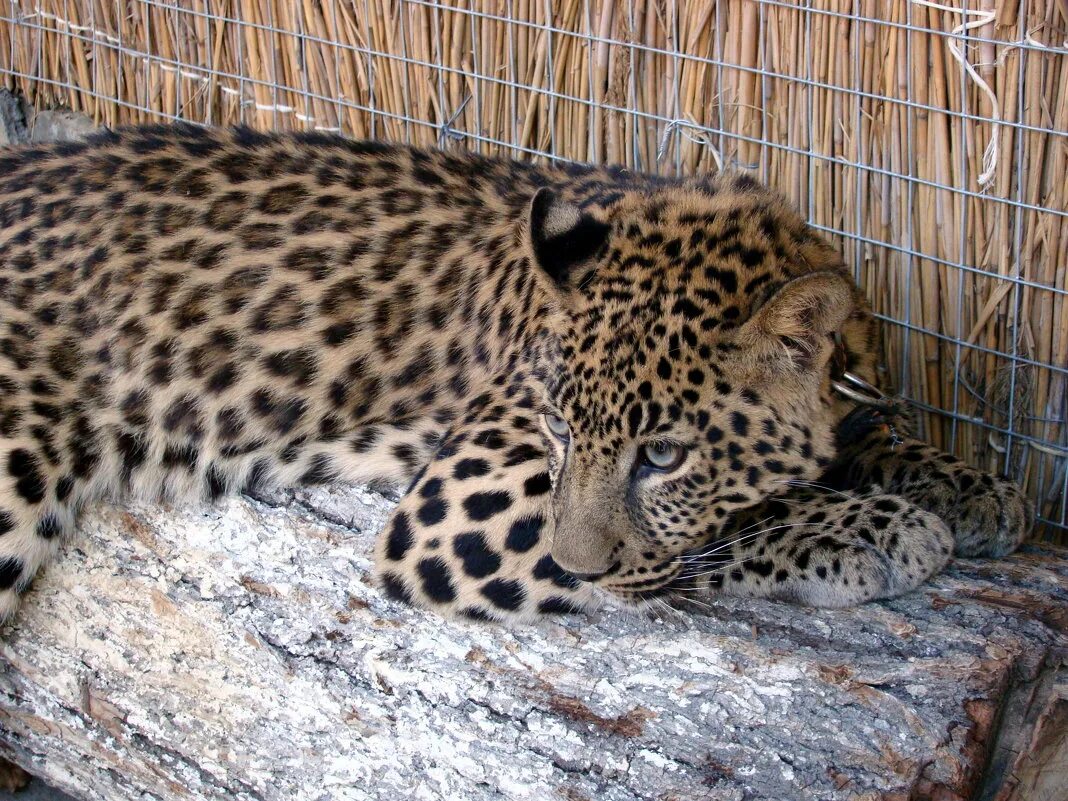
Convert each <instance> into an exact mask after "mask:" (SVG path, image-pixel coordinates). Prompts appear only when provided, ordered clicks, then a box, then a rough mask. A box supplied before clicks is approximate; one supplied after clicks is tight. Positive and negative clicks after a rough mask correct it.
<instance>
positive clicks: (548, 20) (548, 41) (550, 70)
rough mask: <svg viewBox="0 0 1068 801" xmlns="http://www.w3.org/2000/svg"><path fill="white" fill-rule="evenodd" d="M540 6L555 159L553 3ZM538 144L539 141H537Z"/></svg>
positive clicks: (550, 135) (550, 126)
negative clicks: (544, 28)
mask: <svg viewBox="0 0 1068 801" xmlns="http://www.w3.org/2000/svg"><path fill="white" fill-rule="evenodd" d="M542 8H543V9H544V10H545V24H546V25H547V26H548V28H547V29H546V30H545V47H546V51H545V70H546V78H547V79H548V81H549V88H550V89H551V90H553V91H552V92H550V94H549V119H548V122H547V124H548V128H549V153H551V154H552V155H551V158H552V160H553V161H556V158H557V157H558V156H559V155H560V151H559V150H557V149H556V91H555V89H556V70H555V69H554V67H553V4H552V0H544V2H543V3H542ZM539 144H540V142H539Z"/></svg>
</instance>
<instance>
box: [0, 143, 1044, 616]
mask: <svg viewBox="0 0 1068 801" xmlns="http://www.w3.org/2000/svg"><path fill="white" fill-rule="evenodd" d="M879 353H880V345H879V331H878V327H877V321H876V318H875V317H874V316H873V314H872V312H871V310H870V307H869V305H868V303H867V302H866V300H865V298H864V295H863V293H862V292H861V290H860V289H859V287H858V285H857V283H856V282H855V281H854V279H853V277H852V274H851V272H850V270H849V269H848V267H847V266H846V264H845V262H844V260H843V258H842V256H841V255H840V254H839V252H838V251H837V250H836V249H835V248H834V247H833V246H832V245H831V244H830V243H829V242H828V241H827V240H826V239H825V238H824V237H823V236H822V235H820V234H819V233H818V232H817V230H816V229H815V228H814V227H813V226H811V225H809V224H808V223H806V222H805V220H804V219H803V218H802V217H801V216H800V214H799V213H798V211H797V210H796V209H794V208H793V207H792V206H791V205H790V204H789V203H788V202H787V201H786V200H785V199H784V198H783V197H782V196H781V195H779V194H777V193H776V192H774V191H773V190H772V189H770V188H768V187H766V186H764V185H763V184H762V183H761V182H759V181H757V180H756V179H755V178H754V177H752V176H751V175H749V174H745V173H739V174H732V173H729V172H722V173H718V174H714V175H697V176H680V177H668V176H657V175H650V174H644V173H641V172H638V171H634V170H631V169H628V168H625V167H620V166H605V165H589V164H577V163H570V162H566V161H562V160H556V161H539V162H535V161H523V160H515V159H509V158H505V157H502V156H491V155H483V154H478V153H474V152H468V151H465V150H459V149H449V150H442V149H433V148H419V147H415V146H411V145H407V144H393V143H386V142H381V141H360V140H353V139H349V138H346V137H343V136H341V135H337V134H333V133H326V132H315V131H307V132H262V131H256V130H253V129H250V128H247V127H237V128H211V127H204V126H199V125H194V124H191V123H182V122H178V123H174V124H167V125H139V126H137V125H135V126H130V127H118V128H115V129H113V130H112V129H101V130H100V131H98V132H96V133H94V134H92V135H91V136H89V137H88V138H86V139H84V140H80V141H73V142H64V143H55V144H48V145H41V144H35V145H29V146H22V147H18V148H12V149H6V150H2V151H0V619H4V620H8V619H11V618H12V616H13V614H14V612H15V610H16V607H17V605H18V603H19V599H20V598H21V597H22V596H24V595H25V594H26V593H27V592H28V590H29V588H30V587H31V584H32V580H33V579H34V576H35V575H36V574H37V572H38V570H39V569H40V568H41V567H42V566H43V565H44V564H45V563H46V562H47V561H48V560H49V559H51V558H52V556H53V555H54V554H55V552H56V551H57V549H58V548H59V546H60V543H61V542H63V541H64V540H66V539H67V538H69V536H70V535H71V534H72V533H73V532H74V530H75V529H76V527H77V520H78V517H79V514H80V513H81V512H82V510H84V509H85V507H86V506H87V505H88V504H90V503H96V502H101V501H110V502H115V503H121V502H123V501H125V500H129V499H142V500H147V501H152V502H161V503H175V502H179V501H181V502H189V501H192V502H212V501H215V500H217V499H219V498H222V497H224V496H227V495H229V494H233V493H238V492H244V493H251V494H253V495H255V493H256V492H258V491H260V490H262V489H263V488H264V487H270V486H275V487H279V486H280V487H300V486H304V485H317V484H325V483H334V482H347V483H362V482H370V481H374V482H380V483H383V482H384V483H386V484H391V485H395V486H397V487H407V489H406V490H405V491H404V494H403V496H402V497H401V498H400V500H399V503H397V505H396V507H395V508H394V509H393V511H392V513H391V516H390V518H389V519H388V521H387V522H386V525H385V527H384V529H383V530H382V532H381V534H380V536H379V537H378V540H377V545H376V552H375V568H374V569H375V575H376V578H377V581H378V582H379V584H380V586H381V588H382V591H383V592H384V593H385V594H386V595H388V596H389V597H390V598H392V599H395V600H397V601H402V602H404V603H407V604H411V605H414V606H418V607H423V608H427V609H430V610H433V611H436V612H439V613H440V614H442V615H445V616H449V617H457V618H469V619H474V620H482V621H496V622H500V623H505V624H507V623H510V622H530V621H533V620H537V619H539V617H540V616H542V615H554V614H563V613H574V612H581V611H583V610H589V609H592V608H599V607H601V606H603V605H605V604H608V605H615V606H617V607H619V608H621V609H627V610H635V609H648V608H650V607H651V606H652V605H654V604H659V603H663V604H667V605H679V606H685V605H687V604H691V603H692V602H695V601H697V600H698V599H701V598H708V597H713V596H718V595H728V596H731V595H733V596H744V597H749V598H761V599H769V600H777V601H785V602H790V603H795V604H799V605H808V606H816V607H846V606H851V605H855V604H860V603H864V602H867V601H871V600H877V599H885V598H892V597H895V596H898V595H901V594H903V593H906V592H909V591H911V590H914V589H916V588H917V587H919V586H920V585H921V584H922V583H923V582H925V581H926V580H928V579H929V578H930V577H931V576H933V575H935V574H936V573H938V572H939V571H940V570H942V569H943V568H944V567H945V565H946V564H947V563H948V562H949V560H950V559H951V558H952V557H953V556H954V555H956V556H958V557H979V556H984V557H999V556H1003V555H1005V554H1008V553H1010V552H1012V551H1013V550H1014V549H1016V548H1017V547H1018V546H1019V545H1020V543H1021V542H1022V541H1023V540H1024V538H1025V537H1026V536H1027V533H1028V530H1029V525H1030V518H1031V513H1030V510H1029V506H1028V502H1027V500H1026V499H1025V496H1024V495H1023V493H1022V492H1021V490H1020V489H1019V488H1018V487H1017V486H1016V485H1015V484H1014V483H1013V482H1011V481H1010V480H1009V479H1007V478H1004V477H1001V476H997V475H994V474H992V473H989V472H984V471H982V470H979V469H977V468H974V467H971V466H968V465H967V464H965V463H963V462H962V461H960V460H958V459H957V458H956V457H954V456H952V455H950V454H948V453H945V452H943V451H941V450H939V449H938V448H936V447H934V446H932V445H929V444H926V443H924V442H922V441H921V440H918V439H915V438H914V437H912V435H911V434H909V433H908V432H909V430H910V429H909V421H908V419H907V415H906V414H904V413H902V412H901V410H899V409H894V408H882V407H879V408H876V407H874V406H871V405H867V404H863V403H861V404H858V403H857V402H856V400H855V399H851V398H849V397H847V396H846V395H844V394H843V393H842V392H841V391H839V389H838V388H839V387H840V385H841V382H840V380H839V379H840V378H841V376H842V371H843V370H847V371H848V373H849V374H850V375H851V376H854V377H857V378H859V379H860V380H863V381H866V382H869V383H870V384H871V385H873V386H877V385H878V384H879V381H880V375H881V372H880V370H879V369H878V365H879V356H878V354H879Z"/></svg>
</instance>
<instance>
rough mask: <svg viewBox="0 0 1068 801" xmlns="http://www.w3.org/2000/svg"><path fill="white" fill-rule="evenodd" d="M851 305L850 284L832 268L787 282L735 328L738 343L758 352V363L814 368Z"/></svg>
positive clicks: (852, 287)
mask: <svg viewBox="0 0 1068 801" xmlns="http://www.w3.org/2000/svg"><path fill="white" fill-rule="evenodd" d="M856 308H857V298H856V287H855V285H854V284H853V282H852V281H851V280H850V279H849V278H848V277H846V276H845V275H844V274H843V273H841V272H839V271H837V270H821V271H819V272H814V273H808V274H807V275H802V276H800V277H799V278H794V279H793V280H792V281H788V282H787V283H786V284H784V285H783V286H782V287H780V288H779V290H778V291H777V292H776V293H775V294H774V295H772V296H771V297H770V298H769V299H768V300H767V302H765V303H764V305H763V306H761V307H760V308H759V309H758V310H757V311H756V313H755V314H754V315H753V316H752V317H751V318H750V319H749V320H748V321H747V322H746V323H745V324H744V325H742V327H741V328H740V329H739V330H738V334H737V338H738V340H739V343H740V344H744V345H746V346H748V347H749V348H755V349H756V352H761V351H763V352H764V353H765V357H764V358H763V359H762V361H764V362H771V363H774V362H780V363H781V364H782V366H783V367H787V366H789V367H790V368H791V369H802V370H805V369H813V368H819V367H821V366H822V364H823V363H824V362H825V361H826V357H827V356H829V354H830V351H831V350H832V348H831V347H830V341H829V338H828V337H829V335H831V334H834V333H835V332H837V331H840V330H841V328H842V326H843V325H844V324H845V321H846V320H847V319H848V318H849V316H850V315H851V314H852V313H853V312H854V311H855V310H856Z"/></svg>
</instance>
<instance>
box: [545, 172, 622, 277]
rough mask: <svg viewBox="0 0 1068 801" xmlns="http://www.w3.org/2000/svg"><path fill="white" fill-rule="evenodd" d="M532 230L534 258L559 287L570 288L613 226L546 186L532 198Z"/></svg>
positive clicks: (601, 245) (602, 244)
mask: <svg viewBox="0 0 1068 801" xmlns="http://www.w3.org/2000/svg"><path fill="white" fill-rule="evenodd" d="M528 230H529V232H530V248H531V252H532V255H533V256H534V261H535V262H536V263H537V265H538V266H539V267H540V268H541V269H542V272H544V273H545V274H546V275H547V276H548V277H549V278H550V279H551V280H552V282H553V283H554V284H555V285H556V286H558V287H560V288H562V289H566V288H570V287H572V286H574V285H575V279H576V278H577V277H578V275H579V274H580V272H581V269H580V268H581V267H583V266H585V265H589V264H591V262H592V261H593V259H594V257H595V256H596V255H597V254H598V252H599V251H600V250H601V249H602V248H603V247H604V245H605V243H606V242H607V241H608V233H609V231H610V230H611V226H610V225H608V224H607V223H604V222H601V221H600V220H598V219H596V218H594V217H592V216H590V215H589V214H587V213H585V212H584V211H582V209H580V208H579V207H578V206H576V205H575V204H574V203H571V202H570V201H567V200H564V199H563V198H561V197H560V196H559V195H557V194H556V193H555V192H554V191H553V190H551V189H548V188H545V187H543V188H541V189H539V190H538V192H537V194H535V195H534V199H533V200H531V201H530V218H529V226H528Z"/></svg>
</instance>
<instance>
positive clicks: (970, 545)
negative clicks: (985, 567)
mask: <svg viewBox="0 0 1068 801" xmlns="http://www.w3.org/2000/svg"><path fill="white" fill-rule="evenodd" d="M954 478H955V483H956V484H957V488H958V490H959V493H958V495H957V497H956V498H955V499H954V501H953V502H952V503H950V504H947V506H946V510H945V512H944V513H943V519H944V520H945V521H946V524H947V525H949V527H950V530H951V531H952V532H953V539H954V542H955V548H954V550H955V552H956V554H957V556H987V557H999V556H1005V555H1007V554H1010V553H1012V552H1013V551H1015V550H1016V549H1017V548H1018V547H1019V546H1020V543H1021V542H1023V541H1024V539H1025V538H1026V537H1027V535H1028V534H1029V533H1030V531H1031V520H1032V517H1033V515H1032V508H1031V503H1030V501H1028V499H1027V498H1026V497H1025V496H1024V494H1023V492H1021V491H1020V488H1019V487H1018V486H1016V484H1015V483H1014V482H1012V481H1009V480H1008V479H1004V478H999V477H997V476H994V475H991V474H990V473H984V472H982V471H979V470H970V469H967V470H965V471H963V472H962V473H960V474H959V475H957V476H955V477H954Z"/></svg>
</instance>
